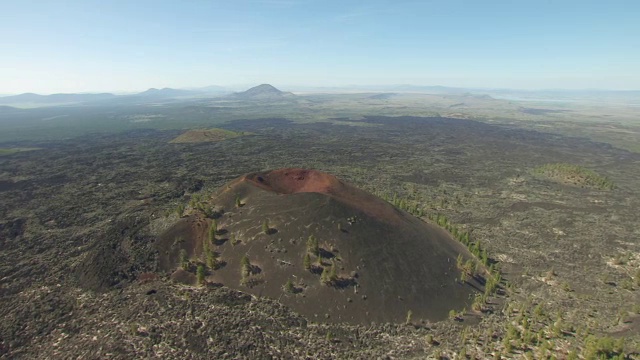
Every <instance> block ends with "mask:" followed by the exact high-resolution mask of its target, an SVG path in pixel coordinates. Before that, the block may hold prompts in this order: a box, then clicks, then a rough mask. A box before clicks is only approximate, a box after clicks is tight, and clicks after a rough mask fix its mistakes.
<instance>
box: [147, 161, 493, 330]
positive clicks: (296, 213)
mask: <svg viewBox="0 0 640 360" xmlns="http://www.w3.org/2000/svg"><path fill="white" fill-rule="evenodd" d="M212 226H213V227H214V229H213V230H211V228H212ZM156 246H157V250H158V253H159V259H158V260H159V262H158V265H159V268H160V269H161V270H162V271H165V272H167V273H168V274H172V278H173V279H174V280H175V281H178V282H184V283H189V284H195V282H196V276H195V275H194V274H195V273H196V269H197V267H199V266H200V267H201V268H204V269H206V270H205V274H204V275H205V276H204V282H205V285H208V286H214V285H224V286H227V287H230V288H234V289H238V290H241V291H244V292H247V293H251V294H254V295H257V296H267V297H270V298H273V299H277V300H279V301H280V302H282V303H283V304H285V305H287V306H289V307H291V308H292V309H293V310H295V311H297V312H299V313H300V314H302V315H304V316H305V317H307V318H309V319H310V320H313V321H323V322H348V323H354V324H369V323H371V322H396V323H397V322H404V321H405V320H406V318H407V314H408V313H411V314H412V319H413V320H414V321H415V320H429V321H437V320H441V319H444V318H446V317H447V315H448V313H449V311H450V310H452V309H453V310H456V311H458V310H461V309H463V308H465V307H469V305H470V304H471V302H472V298H473V294H474V293H475V292H476V291H478V290H482V289H481V284H479V283H477V282H475V280H473V279H472V280H469V281H466V282H462V281H460V280H459V279H460V278H461V273H460V270H458V268H457V266H456V259H457V257H458V256H459V255H462V257H463V259H465V260H466V259H468V258H471V254H470V253H469V252H468V251H467V249H466V248H465V247H464V246H463V245H462V244H460V243H458V242H457V241H456V240H454V239H453V238H452V237H451V236H450V234H449V233H447V232H446V231H444V230H443V229H441V228H439V227H438V226H435V225H433V224H431V223H429V222H425V221H423V220H421V219H419V218H417V217H415V216H413V215H411V214H409V213H407V212H405V211H402V210H399V209H397V208H396V207H394V206H393V205H391V204H389V203H388V202H386V201H384V200H382V199H380V198H378V197H377V196H374V195H372V194H370V193H368V192H366V191H363V190H361V189H358V188H357V187H355V186H353V185H350V184H348V183H345V182H343V181H341V180H339V179H338V178H336V177H335V176H333V175H330V174H327V173H324V172H321V171H316V170H307V169H278V170H273V171H267V172H257V173H251V174H247V175H244V176H242V177H240V178H238V179H236V180H233V181H231V182H230V183H229V184H227V185H225V186H223V187H222V188H221V189H219V190H218V191H217V192H215V193H214V194H212V195H211V196H210V197H207V198H196V199H194V200H193V201H192V202H191V205H190V206H189V207H188V208H187V209H186V211H185V213H184V215H183V217H182V218H181V219H179V220H178V221H177V222H176V223H175V224H174V225H173V226H171V227H170V228H169V229H168V230H166V231H165V232H164V233H163V234H162V235H161V236H160V239H159V240H158V241H157V242H156ZM211 259H215V260H214V261H212V260H211Z"/></svg>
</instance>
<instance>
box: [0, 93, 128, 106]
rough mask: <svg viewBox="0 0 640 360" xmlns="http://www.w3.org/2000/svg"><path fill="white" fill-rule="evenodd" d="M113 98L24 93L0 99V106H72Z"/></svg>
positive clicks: (112, 95) (105, 95) (96, 95)
mask: <svg viewBox="0 0 640 360" xmlns="http://www.w3.org/2000/svg"><path fill="white" fill-rule="evenodd" d="M115 97H116V95H114V94H111V93H101V94H52V95H38V94H34V93H24V94H20V95H13V96H5V97H0V104H74V103H83V102H90V101H101V100H108V99H113V98H115Z"/></svg>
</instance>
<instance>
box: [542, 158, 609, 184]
mask: <svg viewBox="0 0 640 360" xmlns="http://www.w3.org/2000/svg"><path fill="white" fill-rule="evenodd" d="M534 173H535V174H538V175H542V176H545V177H547V178H549V179H552V180H555V181H559V182H562V183H565V184H571V185H576V186H583V187H584V186H588V187H593V188H597V189H601V190H613V189H615V184H614V183H613V181H611V180H610V179H609V178H607V177H604V176H601V175H598V174H597V173H596V172H594V171H592V170H589V169H587V168H584V167H582V166H579V165H572V164H563V163H555V164H546V165H542V166H540V167H537V168H535V169H534Z"/></svg>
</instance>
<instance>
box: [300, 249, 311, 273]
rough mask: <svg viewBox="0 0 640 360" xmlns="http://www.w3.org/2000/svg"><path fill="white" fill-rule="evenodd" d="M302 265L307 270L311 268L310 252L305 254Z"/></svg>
mask: <svg viewBox="0 0 640 360" xmlns="http://www.w3.org/2000/svg"><path fill="white" fill-rule="evenodd" d="M302 265H303V266H304V269H305V270H311V256H309V253H306V254H304V259H303V261H302Z"/></svg>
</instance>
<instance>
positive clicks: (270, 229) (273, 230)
mask: <svg viewBox="0 0 640 360" xmlns="http://www.w3.org/2000/svg"><path fill="white" fill-rule="evenodd" d="M277 233H278V229H274V228H269V229H268V230H267V231H265V234H267V235H274V234H277Z"/></svg>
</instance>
